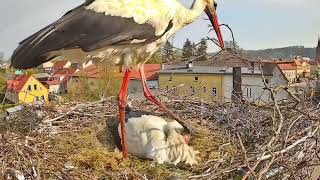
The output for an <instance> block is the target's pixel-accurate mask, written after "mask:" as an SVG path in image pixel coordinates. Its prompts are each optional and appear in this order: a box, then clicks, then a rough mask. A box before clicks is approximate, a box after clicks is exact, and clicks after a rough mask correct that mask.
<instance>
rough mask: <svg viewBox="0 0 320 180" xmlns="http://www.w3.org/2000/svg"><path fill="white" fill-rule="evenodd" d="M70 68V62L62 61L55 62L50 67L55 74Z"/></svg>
mask: <svg viewBox="0 0 320 180" xmlns="http://www.w3.org/2000/svg"><path fill="white" fill-rule="evenodd" d="M70 67H71V62H70V61H67V60H63V61H56V62H55V63H54V64H53V67H52V72H53V73H55V72H57V71H59V70H61V69H68V68H70Z"/></svg>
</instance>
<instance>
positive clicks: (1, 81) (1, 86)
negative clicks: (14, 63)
mask: <svg viewBox="0 0 320 180" xmlns="http://www.w3.org/2000/svg"><path fill="white" fill-rule="evenodd" d="M6 87H7V80H6V78H5V77H4V76H0V92H5V91H6Z"/></svg>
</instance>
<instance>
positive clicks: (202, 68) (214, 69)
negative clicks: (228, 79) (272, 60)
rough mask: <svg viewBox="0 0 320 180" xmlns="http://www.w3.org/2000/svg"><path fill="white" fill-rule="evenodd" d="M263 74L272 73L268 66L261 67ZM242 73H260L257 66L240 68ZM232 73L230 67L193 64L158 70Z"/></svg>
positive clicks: (167, 71)
mask: <svg viewBox="0 0 320 180" xmlns="http://www.w3.org/2000/svg"><path fill="white" fill-rule="evenodd" d="M262 69H263V72H264V75H272V71H273V68H272V70H271V69H270V68H262ZM241 71H242V74H243V75H261V71H260V70H259V69H258V68H254V71H252V68H246V67H242V68H241ZM172 73H174V74H232V67H212V66H193V68H190V69H188V68H187V67H186V66H167V67H166V68H165V69H162V70H161V71H160V74H172Z"/></svg>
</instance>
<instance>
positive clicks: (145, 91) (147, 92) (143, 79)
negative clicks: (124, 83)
mask: <svg viewBox="0 0 320 180" xmlns="http://www.w3.org/2000/svg"><path fill="white" fill-rule="evenodd" d="M139 71H140V76H141V82H142V86H143V94H144V96H145V97H146V98H147V99H149V100H150V101H151V102H153V103H154V104H156V105H157V106H159V107H160V108H161V109H162V110H164V111H166V112H167V113H168V114H169V115H170V116H172V117H173V118H174V119H176V120H180V118H179V117H178V116H176V115H175V114H173V113H172V112H171V111H170V110H169V109H168V108H167V107H166V106H165V105H164V104H162V103H161V102H159V101H158V100H157V99H156V98H155V97H154V96H153V95H152V94H151V91H150V89H149V87H148V84H147V79H146V76H145V74H144V68H143V66H141V67H140V69H139Z"/></svg>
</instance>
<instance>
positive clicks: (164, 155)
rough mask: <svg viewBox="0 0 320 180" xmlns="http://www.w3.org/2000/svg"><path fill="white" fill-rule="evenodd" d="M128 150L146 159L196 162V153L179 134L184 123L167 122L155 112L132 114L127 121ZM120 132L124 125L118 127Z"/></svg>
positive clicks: (164, 161) (175, 162) (165, 161)
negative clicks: (154, 113)
mask: <svg viewBox="0 0 320 180" xmlns="http://www.w3.org/2000/svg"><path fill="white" fill-rule="evenodd" d="M126 129H127V144H128V152H129V153H131V154H133V155H135V156H137V157H140V158H146V159H153V160H154V161H156V162H158V163H160V164H162V163H170V164H175V165H176V164H178V163H180V162H183V163H185V164H189V165H194V164H197V163H198V162H197V159H198V157H197V154H198V153H199V152H198V151H195V150H194V149H193V148H192V147H189V146H188V144H187V143H186V141H185V139H184V137H183V136H182V135H181V134H180V133H181V132H182V131H183V127H182V126H181V125H180V124H179V123H178V122H177V121H171V122H167V121H166V120H165V119H163V118H161V117H157V116H152V115H142V116H141V117H133V118H129V119H128V122H127V123H126ZM118 132H119V134H120V135H121V126H120V125H119V127H118Z"/></svg>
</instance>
